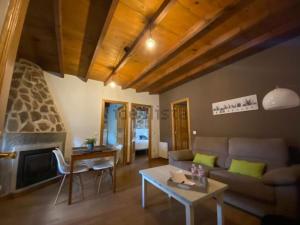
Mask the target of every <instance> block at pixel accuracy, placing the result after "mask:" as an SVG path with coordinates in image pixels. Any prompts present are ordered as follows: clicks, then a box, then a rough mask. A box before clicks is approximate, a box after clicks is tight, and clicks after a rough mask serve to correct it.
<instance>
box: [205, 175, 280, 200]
mask: <svg viewBox="0 0 300 225" xmlns="http://www.w3.org/2000/svg"><path fill="white" fill-rule="evenodd" d="M209 176H210V178H212V179H215V180H218V181H221V182H223V183H225V184H228V185H229V190H230V191H232V192H236V193H239V194H243V195H245V196H247V197H250V198H254V199H256V200H260V201H264V202H275V189H274V187H272V186H269V185H265V184H264V183H263V182H262V181H261V180H260V179H257V178H253V177H248V176H243V175H239V174H234V173H230V172H228V171H227V170H214V171H211V172H210V174H209Z"/></svg>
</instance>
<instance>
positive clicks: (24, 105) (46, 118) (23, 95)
mask: <svg viewBox="0 0 300 225" xmlns="http://www.w3.org/2000/svg"><path fill="white" fill-rule="evenodd" d="M64 131H65V129H64V125H63V123H62V120H61V118H60V116H59V114H58V111H57V109H56V107H55V104H54V101H53V99H52V97H51V94H50V92H49V89H48V87H47V83H46V80H45V78H44V74H43V70H42V69H41V68H40V67H39V66H37V65H35V64H33V63H31V62H29V61H27V60H24V59H20V60H19V61H18V62H16V64H15V69H14V74H13V79H12V83H11V88H10V93H9V100H8V105H7V112H6V125H5V132H7V133H33V132H34V133H46V132H47V133H49V132H64Z"/></svg>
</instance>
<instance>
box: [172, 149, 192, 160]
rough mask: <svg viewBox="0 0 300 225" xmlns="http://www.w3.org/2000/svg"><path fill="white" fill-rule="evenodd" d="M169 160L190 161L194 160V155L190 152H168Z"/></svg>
mask: <svg viewBox="0 0 300 225" xmlns="http://www.w3.org/2000/svg"><path fill="white" fill-rule="evenodd" d="M169 158H172V159H173V160H176V161H190V160H193V159H194V155H193V152H192V151H191V150H180V151H170V152H169Z"/></svg>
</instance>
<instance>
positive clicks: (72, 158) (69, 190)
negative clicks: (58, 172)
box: [68, 157, 74, 205]
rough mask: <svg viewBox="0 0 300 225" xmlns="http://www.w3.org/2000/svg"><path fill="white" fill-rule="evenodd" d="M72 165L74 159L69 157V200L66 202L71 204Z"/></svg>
mask: <svg viewBox="0 0 300 225" xmlns="http://www.w3.org/2000/svg"><path fill="white" fill-rule="evenodd" d="M73 167H74V160H73V158H72V157H71V162H70V184H69V201H68V204H69V205H71V204H72V189H73Z"/></svg>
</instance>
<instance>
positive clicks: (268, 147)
mask: <svg viewBox="0 0 300 225" xmlns="http://www.w3.org/2000/svg"><path fill="white" fill-rule="evenodd" d="M232 159H242V160H248V161H255V162H264V163H266V165H267V167H266V171H269V170H272V169H275V168H280V167H284V166H286V165H287V163H288V149H287V146H286V144H285V142H284V141H283V139H279V138H274V139H259V138H231V139H229V157H228V158H227V160H226V168H228V167H229V166H230V164H231V160H232Z"/></svg>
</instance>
